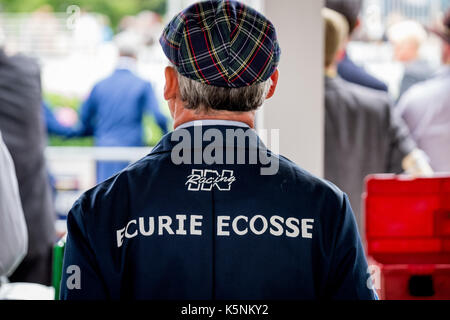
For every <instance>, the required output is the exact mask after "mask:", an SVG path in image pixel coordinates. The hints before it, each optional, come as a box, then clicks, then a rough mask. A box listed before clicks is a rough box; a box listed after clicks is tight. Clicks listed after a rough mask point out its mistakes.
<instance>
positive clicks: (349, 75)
mask: <svg viewBox="0 0 450 320" xmlns="http://www.w3.org/2000/svg"><path fill="white" fill-rule="evenodd" d="M361 5H362V0H326V1H325V6H326V7H327V8H329V9H332V10H335V11H337V12H339V13H340V14H342V15H343V16H344V17H345V19H346V20H347V22H348V25H349V29H348V38H350V37H351V36H352V34H353V31H355V29H356V28H357V27H358V26H359V23H360V22H359V19H358V15H359V12H360V10H361ZM337 72H338V73H339V76H340V77H341V78H342V79H344V80H346V81H348V82H352V83H356V84H359V85H362V86H364V87H368V88H372V89H376V90H380V91H386V92H387V91H388V87H387V85H386V84H385V83H384V82H382V81H381V80H379V79H377V78H375V77H374V76H372V75H371V74H369V73H368V72H367V71H366V70H364V68H362V67H360V66H358V65H356V64H355V63H354V62H353V61H352V59H350V57H349V56H348V54H347V52H344V53H343V59H342V60H341V61H340V62H339V64H338V66H337Z"/></svg>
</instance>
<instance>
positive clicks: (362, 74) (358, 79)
mask: <svg viewBox="0 0 450 320" xmlns="http://www.w3.org/2000/svg"><path fill="white" fill-rule="evenodd" d="M338 74H339V75H340V76H341V78H342V79H344V80H346V81H348V82H351V83H355V84H359V85H361V86H364V87H368V88H372V89H375V90H381V91H386V92H387V91H388V87H387V85H386V84H385V83H384V82H382V81H380V80H378V79H377V78H375V77H374V76H372V75H370V74H369V73H367V71H366V70H364V69H363V68H361V67H360V66H357V65H356V64H355V63H354V62H353V61H352V60H351V59H350V58H349V56H348V55H347V54H345V56H344V59H343V60H342V61H341V62H340V63H339V64H338Z"/></svg>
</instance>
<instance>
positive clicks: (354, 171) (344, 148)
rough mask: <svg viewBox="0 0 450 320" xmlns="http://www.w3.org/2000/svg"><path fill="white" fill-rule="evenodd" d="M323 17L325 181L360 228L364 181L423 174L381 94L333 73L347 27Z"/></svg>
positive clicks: (331, 14)
mask: <svg viewBox="0 0 450 320" xmlns="http://www.w3.org/2000/svg"><path fill="white" fill-rule="evenodd" d="M323 15H324V17H325V72H326V75H325V178H326V179H328V180H330V181H331V182H333V183H335V184H336V185H337V186H339V187H340V188H342V190H343V191H344V192H346V193H347V194H348V195H349V198H350V203H351V205H352V208H353V210H354V213H355V214H356V217H357V221H358V222H359V223H360V227H361V217H360V215H361V195H362V192H363V185H364V178H365V177H366V176H367V175H368V174H372V173H401V172H402V171H403V170H405V171H408V172H410V173H412V174H428V173H431V168H430V167H429V165H428V162H427V161H425V160H424V155H423V152H421V151H419V150H418V149H417V147H416V144H415V142H414V141H413V140H412V138H411V137H410V133H409V130H408V128H407V127H406V125H405V123H404V122H403V121H402V120H401V118H400V117H398V116H395V115H394V113H393V102H392V101H391V99H390V98H389V96H388V94H387V93H385V92H380V91H378V90H374V89H370V88H366V87H363V86H360V85H356V84H353V83H350V82H347V81H345V80H343V79H342V78H341V77H339V75H338V74H337V72H336V68H337V63H338V60H339V58H338V57H339V56H340V54H339V51H341V50H343V49H344V46H345V37H346V33H347V30H348V24H347V22H346V20H345V18H344V16H343V15H341V14H339V13H338V12H336V11H333V10H330V9H323Z"/></svg>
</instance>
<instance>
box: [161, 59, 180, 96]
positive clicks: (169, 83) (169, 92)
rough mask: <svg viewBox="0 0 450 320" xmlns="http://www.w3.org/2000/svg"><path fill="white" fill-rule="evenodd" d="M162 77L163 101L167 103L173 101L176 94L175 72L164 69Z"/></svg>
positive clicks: (176, 80)
mask: <svg viewBox="0 0 450 320" xmlns="http://www.w3.org/2000/svg"><path fill="white" fill-rule="evenodd" d="M164 76H165V78H166V84H165V86H164V99H166V101H169V100H172V99H175V98H176V96H177V93H178V78H177V72H176V71H175V69H174V68H172V67H166V69H164Z"/></svg>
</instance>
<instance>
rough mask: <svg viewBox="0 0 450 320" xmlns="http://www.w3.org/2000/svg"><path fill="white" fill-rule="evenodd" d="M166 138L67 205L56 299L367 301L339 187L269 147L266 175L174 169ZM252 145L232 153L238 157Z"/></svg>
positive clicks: (219, 167)
mask: <svg viewBox="0 0 450 320" xmlns="http://www.w3.org/2000/svg"><path fill="white" fill-rule="evenodd" d="M200 128H201V127H200ZM202 128H203V130H205V129H210V128H215V129H218V130H220V132H222V133H223V134H224V135H225V130H226V129H231V130H236V129H239V128H237V127H233V126H219V125H215V126H203V127H202ZM178 130H179V129H177V130H175V132H177V131H178ZM186 130H187V131H189V132H190V133H191V134H193V132H194V128H193V127H188V128H187V129H186ZM245 130H249V132H247V133H248V134H249V137H250V138H255V139H254V140H255V141H257V143H261V142H260V140H257V136H256V133H255V132H254V131H253V130H251V129H245ZM173 134H174V133H170V134H168V135H165V136H164V137H163V138H162V140H161V141H160V143H159V144H158V145H157V146H156V147H155V148H154V149H153V150H152V152H151V153H150V154H149V155H147V156H146V157H145V158H143V159H141V160H140V161H138V162H136V163H134V164H132V165H131V166H129V167H128V168H126V169H125V170H123V171H121V172H120V173H119V174H117V175H115V176H113V177H111V178H110V179H108V180H106V181H105V182H103V183H101V184H99V185H98V186H96V187H95V188H93V189H91V190H89V191H87V192H86V193H85V194H83V195H82V196H81V198H80V199H78V201H76V203H75V204H74V206H73V208H72V209H71V211H70V213H69V215H68V238H67V246H66V252H65V257H64V267H63V278H62V282H61V298H62V299H333V298H334V299H374V298H375V297H374V293H373V291H372V290H370V289H368V287H367V279H368V277H369V275H368V273H367V263H366V258H365V255H364V250H363V247H362V245H361V241H360V238H359V235H358V231H357V227H356V223H355V219H354V217H353V213H352V209H351V207H350V204H349V201H348V198H347V196H346V195H345V194H344V193H343V192H341V191H340V190H339V189H338V188H337V187H335V186H334V185H332V184H331V183H329V182H326V181H324V180H321V179H319V178H316V177H314V176H312V175H311V174H309V173H307V172H306V171H304V170H302V169H301V168H299V167H298V166H297V165H295V164H294V163H292V162H291V161H289V160H288V159H286V158H284V157H281V156H276V155H273V154H272V153H270V151H264V152H268V155H269V156H274V157H275V158H274V159H278V160H279V169H278V172H277V173H276V174H274V175H261V171H260V169H261V167H264V165H262V164H261V163H257V164H211V165H207V164H205V163H202V164H178V165H177V164H174V162H173V161H172V157H171V153H172V151H173V150H175V149H174V148H176V145H177V142H176V141H172V139H171V137H172V135H173ZM249 141H253V139H249ZM210 143H211V142H203V144H202V147H201V148H196V149H195V150H196V152H192V154H191V159H192V158H194V157H195V155H196V154H197V155H198V154H200V155H201V151H203V152H205V150H206V149H207V146H208V144H210ZM225 143H227V144H226V146H227V147H226V148H223V150H224V157H226V155H225V154H228V153H229V152H234V155H233V156H236V155H237V151H238V149H239V148H238V147H235V148H231V147H230V145H229V144H228V141H227V142H224V143H223V144H222V143H221V142H218V145H220V146H223V145H224V144H225ZM254 146H255V144H252V143H251V142H248V143H246V145H245V148H242V149H240V150H245V154H246V157H247V156H249V152H250V151H249V150H254ZM189 150H191V151H192V150H194V149H192V148H191V149H189ZM224 159H226V158H224ZM248 162H249V161H247V163H248ZM71 266H72V267H71ZM73 266H76V267H75V268H79V271H80V272H79V274H80V278H79V280H80V281H79V282H78V287H74V285H75V284H76V283H77V282H76V278H74V277H75V276H76V275H75V273H76V272H75V271H74V269H73V268H74V267H73ZM74 279H75V280H74ZM67 284H69V286H68V285H67Z"/></svg>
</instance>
